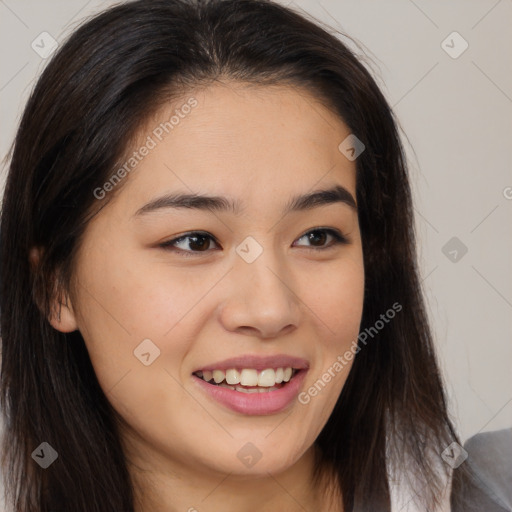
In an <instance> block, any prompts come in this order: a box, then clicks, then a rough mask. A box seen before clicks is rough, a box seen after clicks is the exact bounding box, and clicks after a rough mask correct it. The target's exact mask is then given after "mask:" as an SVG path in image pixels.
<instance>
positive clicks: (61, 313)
mask: <svg viewBox="0 0 512 512" xmlns="http://www.w3.org/2000/svg"><path fill="white" fill-rule="evenodd" d="M41 254H42V249H41V248H39V247H32V249H31V250H30V254H29V262H30V266H31V268H32V270H33V271H35V270H36V269H37V266H38V264H39V260H40V257H41ZM48 322H50V324H51V326H52V327H53V328H54V329H56V330H57V331H60V332H73V331H76V330H77V329H78V325H77V322H76V315H75V312H74V311H73V305H72V304H71V299H70V297H69V295H68V294H67V293H64V292H62V290H55V292H54V293H53V294H52V301H51V304H50V314H49V315H48Z"/></svg>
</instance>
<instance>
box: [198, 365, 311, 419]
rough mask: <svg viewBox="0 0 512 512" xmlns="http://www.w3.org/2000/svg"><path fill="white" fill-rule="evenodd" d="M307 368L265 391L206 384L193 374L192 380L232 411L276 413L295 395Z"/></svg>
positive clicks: (254, 413)
mask: <svg viewBox="0 0 512 512" xmlns="http://www.w3.org/2000/svg"><path fill="white" fill-rule="evenodd" d="M306 373H307V370H300V371H298V372H297V373H296V374H295V375H294V376H293V377H292V378H291V379H290V380H289V381H288V382H287V383H286V384H285V385H284V386H283V387H282V388H280V389H276V390H274V391H267V392H266V393H259V392H258V393H244V392H243V391H234V390H232V389H229V388H224V387H221V386H215V385H213V384H208V383H207V382H206V381H204V380H203V379H201V378H199V377H196V376H195V375H193V376H192V377H193V378H194V381H195V382H197V384H198V385H199V386H200V388H201V389H202V390H203V391H205V392H206V393H207V394H208V396H210V397H212V398H213V399H214V400H216V401H217V402H219V403H221V404H222V405H224V406H226V407H228V408H229V409H231V410H232V411H235V412H239V413H241V414H249V415H266V414H276V413H279V412H282V411H284V410H285V409H286V408H287V407H288V406H289V405H290V404H291V403H292V402H293V401H294V399H295V398H296V397H297V395H298V394H299V390H300V388H301V386H302V382H303V381H304V377H305V375H306Z"/></svg>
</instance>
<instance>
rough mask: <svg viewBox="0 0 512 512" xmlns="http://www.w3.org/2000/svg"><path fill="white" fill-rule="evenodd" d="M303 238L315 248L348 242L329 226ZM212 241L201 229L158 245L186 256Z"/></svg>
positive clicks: (206, 249) (313, 231)
mask: <svg viewBox="0 0 512 512" xmlns="http://www.w3.org/2000/svg"><path fill="white" fill-rule="evenodd" d="M329 237H331V238H332V240H331V243H330V244H329V245H325V243H326V241H328V239H329ZM303 238H304V239H306V240H307V241H308V242H310V244H312V245H310V247H311V248H313V249H315V250H325V249H329V248H331V247H332V246H334V245H338V244H347V243H348V240H347V238H346V237H345V236H344V235H343V234H342V233H341V232H339V231H338V230H336V229H330V228H315V229H312V230H310V231H308V232H307V233H305V234H304V235H302V236H301V237H300V238H299V239H298V240H302V239H303ZM212 241H213V242H214V243H215V244H216V245H217V246H218V245H219V244H218V243H217V241H216V240H215V238H214V237H213V236H212V235H210V234H209V233H206V232H202V231H191V232H190V233H185V234H184V235H181V236H179V237H177V238H173V239H172V240H168V241H167V242H164V243H162V244H160V247H162V248H163V249H169V250H172V249H177V250H178V251H180V252H182V253H188V254H187V256H189V255H191V254H193V253H198V252H207V251H208V249H209V248H210V242H212ZM180 245H181V247H180ZM299 245H300V244H299Z"/></svg>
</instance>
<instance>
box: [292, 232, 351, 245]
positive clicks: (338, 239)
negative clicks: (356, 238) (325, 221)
mask: <svg viewBox="0 0 512 512" xmlns="http://www.w3.org/2000/svg"><path fill="white" fill-rule="evenodd" d="M329 236H330V237H331V238H332V239H333V241H332V242H331V243H330V244H329V245H327V246H324V245H323V242H324V241H325V240H326V239H327V238H328V237H329ZM303 238H306V239H307V240H308V241H309V242H313V243H317V242H319V243H320V246H319V247H317V246H314V245H313V247H314V248H315V249H320V250H322V249H329V248H330V247H332V246H333V245H338V244H347V243H348V240H347V238H346V237H345V236H344V235H342V234H341V233H340V232H339V231H338V230H336V229H329V228H315V229H312V230H310V231H308V232H307V233H305V234H304V235H302V236H301V237H300V238H299V240H302V239H303Z"/></svg>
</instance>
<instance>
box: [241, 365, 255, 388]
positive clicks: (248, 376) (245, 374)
mask: <svg viewBox="0 0 512 512" xmlns="http://www.w3.org/2000/svg"><path fill="white" fill-rule="evenodd" d="M240 384H242V386H257V385H258V372H257V371H256V370H248V369H247V368H244V369H243V370H242V373H241V374H240Z"/></svg>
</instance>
